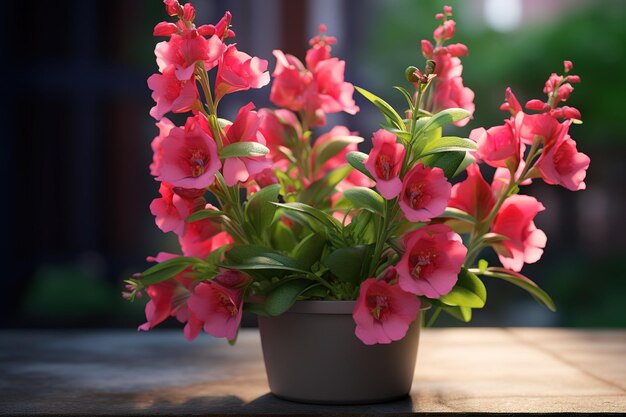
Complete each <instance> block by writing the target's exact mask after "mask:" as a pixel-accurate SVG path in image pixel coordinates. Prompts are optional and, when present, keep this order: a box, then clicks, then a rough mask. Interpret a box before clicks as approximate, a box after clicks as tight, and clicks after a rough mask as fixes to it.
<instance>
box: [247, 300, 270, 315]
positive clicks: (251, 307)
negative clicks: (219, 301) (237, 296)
mask: <svg viewBox="0 0 626 417" xmlns="http://www.w3.org/2000/svg"><path fill="white" fill-rule="evenodd" d="M243 309H244V311H248V312H250V313H253V314H256V315H257V316H264V317H267V316H269V314H267V311H265V305H264V304H263V303H252V302H249V303H243Z"/></svg>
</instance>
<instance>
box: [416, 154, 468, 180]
mask: <svg viewBox="0 0 626 417" xmlns="http://www.w3.org/2000/svg"><path fill="white" fill-rule="evenodd" d="M466 153H467V152H458V151H456V152H442V153H437V154H434V155H428V156H426V157H424V160H423V163H424V165H426V166H429V167H439V168H441V169H442V170H443V173H444V175H445V176H446V178H448V179H451V178H453V177H454V176H455V175H457V173H458V171H459V167H460V166H461V164H462V163H463V161H464V160H465V154H466Z"/></svg>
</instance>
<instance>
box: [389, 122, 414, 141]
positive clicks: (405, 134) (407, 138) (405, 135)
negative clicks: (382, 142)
mask: <svg viewBox="0 0 626 417" xmlns="http://www.w3.org/2000/svg"><path fill="white" fill-rule="evenodd" d="M383 129H385V130H386V131H388V132H390V133H393V134H394V135H396V136H397V137H399V138H400V139H402V141H403V142H404V143H405V144H406V142H408V141H410V140H411V134H410V133H409V132H406V131H404V130H400V129H396V128H395V127H390V126H385V127H383Z"/></svg>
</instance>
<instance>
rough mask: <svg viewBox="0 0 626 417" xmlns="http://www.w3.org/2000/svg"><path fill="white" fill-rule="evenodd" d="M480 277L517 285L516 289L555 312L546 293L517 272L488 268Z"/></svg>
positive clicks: (551, 301)
mask: <svg viewBox="0 0 626 417" xmlns="http://www.w3.org/2000/svg"><path fill="white" fill-rule="evenodd" d="M473 271H474V272H479V273H480V271H478V270H473ZM482 275H483V276H485V277H490V278H499V279H503V280H505V281H508V282H510V283H511V284H514V285H517V286H518V287H520V288H522V289H524V290H526V291H528V292H529V293H530V294H531V295H532V296H533V298H534V299H535V300H537V302H539V303H540V304H543V305H544V306H546V307H547V308H548V309H550V310H552V311H556V305H555V304H554V301H553V300H552V298H551V297H550V296H549V295H548V293H546V292H545V291H544V290H542V289H541V288H539V286H538V285H537V284H536V283H535V282H534V281H532V280H531V279H530V278H528V277H526V276H524V275H522V274H520V273H519V272H513V271H509V270H507V269H504V268H499V267H490V268H487V270H486V271H485V272H484V273H482Z"/></svg>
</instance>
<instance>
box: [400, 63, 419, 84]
mask: <svg viewBox="0 0 626 417" xmlns="http://www.w3.org/2000/svg"><path fill="white" fill-rule="evenodd" d="M421 75H422V73H421V71H420V70H418V69H417V68H416V67H414V66H410V67H407V68H406V69H405V70H404V77H405V78H406V79H407V80H408V82H410V83H417V82H419V80H420V76H421Z"/></svg>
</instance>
